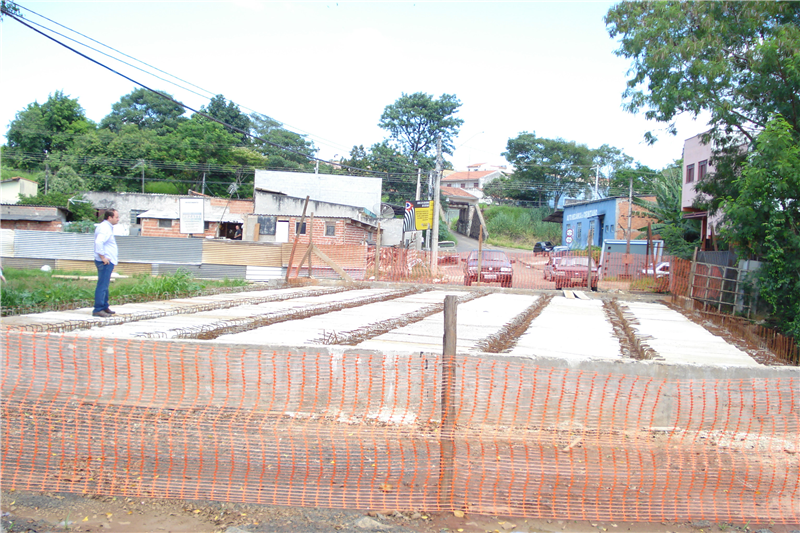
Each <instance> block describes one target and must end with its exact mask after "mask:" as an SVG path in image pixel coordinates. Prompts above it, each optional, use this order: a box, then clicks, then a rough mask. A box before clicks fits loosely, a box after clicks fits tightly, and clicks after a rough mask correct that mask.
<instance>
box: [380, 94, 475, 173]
mask: <svg viewBox="0 0 800 533" xmlns="http://www.w3.org/2000/svg"><path fill="white" fill-rule="evenodd" d="M459 107H461V101H460V100H459V99H458V98H456V96H455V95H453V94H443V95H442V96H440V97H439V98H438V99H434V98H433V96H432V95H429V94H425V93H421V92H419V93H414V94H406V93H402V95H401V96H400V98H398V99H397V100H396V101H395V103H393V104H390V105H387V106H386V108H385V109H384V110H383V114H382V115H381V120H380V122H379V123H378V126H380V127H381V128H383V129H385V130H386V131H388V132H389V142H390V143H391V144H392V145H393V146H394V147H395V148H396V149H397V150H398V151H399V152H401V153H402V154H403V155H405V157H406V158H408V160H409V161H411V162H412V163H413V165H414V166H415V167H422V168H432V166H433V160H434V159H433V158H434V157H435V155H436V141H437V138H438V137H439V136H441V137H442V152H443V153H445V154H451V155H452V153H453V139H454V138H455V137H456V136H457V135H458V131H459V129H460V128H461V125H462V124H463V123H464V121H463V120H462V119H460V118H457V117H455V114H456V113H457V112H458V108H459Z"/></svg>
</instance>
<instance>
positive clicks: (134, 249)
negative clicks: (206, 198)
mask: <svg viewBox="0 0 800 533" xmlns="http://www.w3.org/2000/svg"><path fill="white" fill-rule="evenodd" d="M203 242H204V239H179V238H173V237H141V236H131V235H125V236H120V237H117V247H119V260H120V261H126V262H129V263H184V264H187V263H188V264H200V263H201V262H202V261H203ZM92 258H94V256H92Z"/></svg>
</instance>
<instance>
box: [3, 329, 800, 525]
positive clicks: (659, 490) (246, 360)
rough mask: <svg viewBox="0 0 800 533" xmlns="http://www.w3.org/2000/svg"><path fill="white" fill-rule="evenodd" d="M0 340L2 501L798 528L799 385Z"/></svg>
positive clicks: (517, 363) (19, 336)
mask: <svg viewBox="0 0 800 533" xmlns="http://www.w3.org/2000/svg"><path fill="white" fill-rule="evenodd" d="M2 340H3V345H4V350H3V354H2V360H1V361H0V363H1V364H2V373H3V376H2V464H3V469H2V485H3V488H5V489H18V490H46V491H66V492H77V493H101V494H108V495H122V496H131V497H160V498H186V499H214V500H221V501H231V502H251V503H266V504H279V505H295V506H309V507H311V506H313V507H346V508H353V509H370V508H371V509H398V510H407V509H417V510H428V511H434V510H468V511H470V512H475V513H487V514H488V513H503V514H508V515H519V516H528V517H543V518H544V517H547V518H549V517H552V518H559V519H597V520H630V521H659V520H672V519H694V518H706V519H710V520H715V521H746V520H756V521H773V522H776V523H797V522H800V473H799V472H798V460H799V459H800V454H798V452H799V451H800V392H798V391H800V378H798V375H797V373H791V372H789V373H784V374H780V373H777V371H776V373H774V374H766V373H765V374H763V375H775V376H782V377H780V378H778V377H774V378H773V377H770V378H765V377H760V378H759V377H753V378H747V379H702V378H700V377H698V378H697V379H690V380H671V379H665V378H663V377H654V376H662V375H663V369H661V370H658V369H656V370H654V371H653V372H652V375H651V376H646V375H644V372H643V371H642V369H644V368H651V369H652V368H654V367H652V366H648V365H644V364H640V365H639V366H636V365H633V366H634V367H635V368H638V369H639V370H638V372H639V373H638V374H635V373H633V372H631V373H619V374H603V373H596V372H587V371H580V370H576V369H571V368H557V367H543V366H537V365H536V364H534V362H532V361H525V360H520V359H510V358H504V357H502V356H495V357H492V356H485V357H473V356H457V357H456V358H455V376H454V377H455V379H453V380H448V381H447V383H451V384H452V389H449V388H448V390H447V391H442V389H441V387H442V368H443V365H442V360H441V358H440V357H436V356H431V355H413V356H396V355H395V356H384V355H379V354H364V353H339V352H337V353H336V354H335V355H334V354H328V353H312V352H308V353H283V352H272V351H261V350H258V349H256V348H254V347H250V346H247V347H242V346H227V345H219V344H211V343H201V342H162V341H151V340H141V341H140V340H103V339H96V338H95V339H92V338H85V337H74V336H69V335H58V334H41V333H28V332H10V331H6V332H4V333H3V338H2ZM447 368H451V367H450V366H448V367H447ZM447 374H448V375H449V372H448V373H447ZM443 392H446V393H447V394H443ZM443 398H450V399H452V404H450V405H448V406H447V409H445V412H447V413H450V415H448V417H447V419H446V420H448V423H446V424H442V411H443V405H442V401H443ZM443 428H447V429H445V430H443ZM445 481H446V482H447V483H445Z"/></svg>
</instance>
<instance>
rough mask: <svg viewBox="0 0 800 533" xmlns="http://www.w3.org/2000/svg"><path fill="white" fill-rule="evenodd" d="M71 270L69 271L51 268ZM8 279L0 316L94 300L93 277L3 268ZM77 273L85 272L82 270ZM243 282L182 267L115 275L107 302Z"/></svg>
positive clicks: (0, 297)
mask: <svg viewBox="0 0 800 533" xmlns="http://www.w3.org/2000/svg"><path fill="white" fill-rule="evenodd" d="M54 273H57V274H72V273H71V272H62V271H58V272H54ZM4 274H5V276H6V279H7V280H8V283H4V284H2V286H0V303H1V304H2V308H3V311H2V314H3V316H8V315H15V314H20V313H29V312H41V311H47V310H55V309H75V308H79V307H89V306H91V305H92V304H93V303H94V290H95V286H96V282H95V281H94V280H82V279H61V278H54V277H52V274H51V273H49V272H42V271H40V270H19V269H14V268H8V269H6V270H5V272H4ZM78 274H82V275H84V276H85V275H86V274H87V273H86V272H79V273H78ZM246 285H247V281H245V280H242V279H227V278H226V279H224V280H221V281H212V280H196V279H194V277H193V276H192V274H191V273H190V272H188V271H186V270H180V269H179V270H178V271H177V272H175V273H174V274H168V275H164V276H158V277H152V276H148V275H141V276H136V277H134V278H127V279H125V278H116V279H115V281H114V283H112V284H111V287H110V294H109V301H110V303H111V305H119V304H120V303H125V302H131V301H147V300H158V299H166V298H174V297H179V296H197V295H199V294H202V293H203V291H205V290H206V289H210V288H218V287H222V288H235V287H243V286H246Z"/></svg>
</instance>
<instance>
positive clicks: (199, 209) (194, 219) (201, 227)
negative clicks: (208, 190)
mask: <svg viewBox="0 0 800 533" xmlns="http://www.w3.org/2000/svg"><path fill="white" fill-rule="evenodd" d="M179 216H180V221H181V233H203V232H204V231H205V224H204V223H203V222H204V216H203V200H202V199H201V198H181V199H180V215H179Z"/></svg>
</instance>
